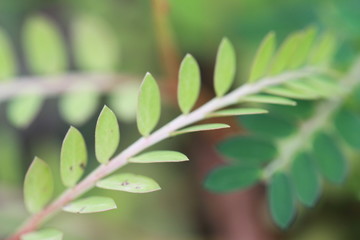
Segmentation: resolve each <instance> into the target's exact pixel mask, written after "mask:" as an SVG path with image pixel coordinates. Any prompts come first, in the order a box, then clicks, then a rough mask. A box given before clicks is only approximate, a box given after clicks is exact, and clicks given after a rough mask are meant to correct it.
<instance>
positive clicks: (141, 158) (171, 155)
mask: <svg viewBox="0 0 360 240" xmlns="http://www.w3.org/2000/svg"><path fill="white" fill-rule="evenodd" d="M188 160H189V159H188V157H187V156H185V155H184V154H182V153H180V152H175V151H152V152H147V153H143V154H140V155H138V156H135V157H132V158H130V159H129V162H132V163H155V162H183V161H188Z"/></svg>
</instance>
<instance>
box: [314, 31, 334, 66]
mask: <svg viewBox="0 0 360 240" xmlns="http://www.w3.org/2000/svg"><path fill="white" fill-rule="evenodd" d="M336 47H337V46H336V39H335V37H334V36H333V35H332V34H330V33H325V34H323V35H322V36H321V37H320V39H319V41H318V42H317V44H315V46H314V48H313V49H312V52H311V56H310V64H313V65H327V64H328V63H329V62H331V60H332V58H333V57H334V55H335V52H336Z"/></svg>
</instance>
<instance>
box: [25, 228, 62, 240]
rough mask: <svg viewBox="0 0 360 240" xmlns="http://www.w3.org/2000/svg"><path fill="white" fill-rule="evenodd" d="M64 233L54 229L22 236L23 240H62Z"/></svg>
mask: <svg viewBox="0 0 360 240" xmlns="http://www.w3.org/2000/svg"><path fill="white" fill-rule="evenodd" d="M62 239H63V233H62V232H60V231H58V230H56V229H52V228H47V229H43V230H39V231H36V232H31V233H27V234H25V235H23V236H21V240H62Z"/></svg>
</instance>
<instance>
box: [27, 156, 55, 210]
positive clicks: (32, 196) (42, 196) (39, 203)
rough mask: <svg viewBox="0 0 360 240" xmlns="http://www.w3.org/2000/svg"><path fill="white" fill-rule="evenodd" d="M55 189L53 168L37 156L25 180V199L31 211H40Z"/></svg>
mask: <svg viewBox="0 0 360 240" xmlns="http://www.w3.org/2000/svg"><path fill="white" fill-rule="evenodd" d="M53 190H54V184H53V176H52V173H51V169H50V167H49V166H48V164H47V163H46V162H44V161H43V160H41V159H40V158H37V157H35V159H34V160H33V162H32V163H31V165H30V167H29V169H28V171H27V173H26V176H25V181H24V200H25V205H26V208H27V209H28V210H29V212H31V213H36V212H38V211H40V210H41V209H42V208H43V207H44V206H45V205H46V204H47V203H48V201H49V200H50V198H51V197H52V194H53Z"/></svg>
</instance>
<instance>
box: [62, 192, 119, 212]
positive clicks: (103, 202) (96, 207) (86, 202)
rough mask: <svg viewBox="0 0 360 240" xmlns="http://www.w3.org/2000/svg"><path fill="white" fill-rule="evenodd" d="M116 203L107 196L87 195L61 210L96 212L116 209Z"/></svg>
mask: <svg viewBox="0 0 360 240" xmlns="http://www.w3.org/2000/svg"><path fill="white" fill-rule="evenodd" d="M116 208H117V207H116V204H115V202H114V200H113V199H111V198H109V197H98V196H94V197H87V198H83V199H80V200H76V201H74V202H72V203H69V204H68V205H66V206H65V207H63V210H64V211H65V212H71V213H80V214H82V213H97V212H105V211H109V210H113V209H116Z"/></svg>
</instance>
